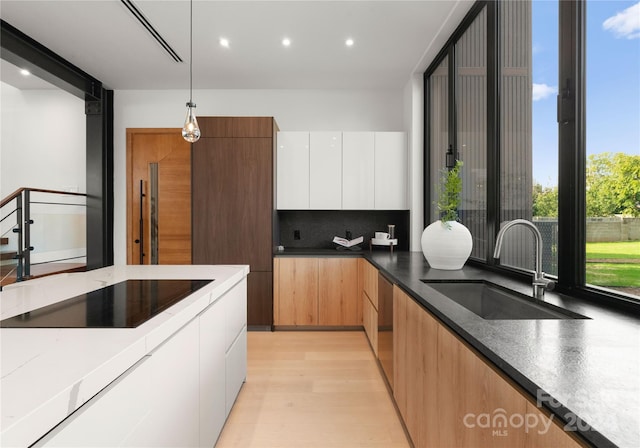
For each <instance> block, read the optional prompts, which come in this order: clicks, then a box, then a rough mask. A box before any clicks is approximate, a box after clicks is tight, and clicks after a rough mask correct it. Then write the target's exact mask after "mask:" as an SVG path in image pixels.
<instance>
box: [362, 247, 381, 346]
mask: <svg viewBox="0 0 640 448" xmlns="http://www.w3.org/2000/svg"><path fill="white" fill-rule="evenodd" d="M360 275H361V276H362V326H363V327H364V332H365V333H366V335H367V338H368V339H369V344H371V348H372V349H373V353H374V354H375V355H376V357H378V270H377V269H376V268H375V267H374V266H373V265H372V264H371V263H369V262H368V261H367V260H365V259H361V260H360Z"/></svg>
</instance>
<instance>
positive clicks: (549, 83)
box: [532, 0, 640, 186]
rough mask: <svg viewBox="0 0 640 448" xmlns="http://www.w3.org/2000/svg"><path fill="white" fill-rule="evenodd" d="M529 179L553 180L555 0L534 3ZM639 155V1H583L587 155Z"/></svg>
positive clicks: (547, 183)
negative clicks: (585, 47)
mask: <svg viewBox="0 0 640 448" xmlns="http://www.w3.org/2000/svg"><path fill="white" fill-rule="evenodd" d="M532 32H533V36H532V40H533V43H532V45H533V98H534V102H533V178H534V181H535V182H539V183H541V184H542V185H545V186H552V185H557V182H558V149H557V147H558V131H557V123H556V95H557V89H558V37H557V36H558V3H557V1H549V0H534V1H533V29H532ZM602 152H625V153H628V154H636V155H640V2H639V1H637V0H634V1H619V0H589V1H588V2H587V154H597V153H602Z"/></svg>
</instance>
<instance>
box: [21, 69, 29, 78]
mask: <svg viewBox="0 0 640 448" xmlns="http://www.w3.org/2000/svg"><path fill="white" fill-rule="evenodd" d="M20 74H21V75H22V76H29V75H30V74H31V72H30V71H29V70H27V69H26V68H23V69H22V70H20Z"/></svg>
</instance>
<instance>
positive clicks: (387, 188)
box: [374, 132, 407, 210]
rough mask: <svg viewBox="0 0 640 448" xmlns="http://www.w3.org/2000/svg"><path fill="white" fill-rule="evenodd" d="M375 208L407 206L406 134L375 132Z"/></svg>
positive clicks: (403, 207)
mask: <svg viewBox="0 0 640 448" xmlns="http://www.w3.org/2000/svg"><path fill="white" fill-rule="evenodd" d="M374 177H375V193H374V202H375V208H376V209H378V210H394V209H406V208H407V134H406V133H404V132H376V133H375V176H374Z"/></svg>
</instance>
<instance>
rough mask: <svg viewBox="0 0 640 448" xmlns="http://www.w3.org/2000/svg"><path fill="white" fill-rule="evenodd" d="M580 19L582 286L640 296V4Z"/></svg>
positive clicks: (612, 5) (613, 1) (595, 10)
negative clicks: (583, 206) (583, 153)
mask: <svg viewBox="0 0 640 448" xmlns="http://www.w3.org/2000/svg"><path fill="white" fill-rule="evenodd" d="M586 12H587V14H586V21H587V25H586V40H587V45H586V50H587V51H586V56H587V57H586V77H587V82H586V123H587V125H586V154H587V162H586V215H587V216H586V226H585V229H586V241H585V243H586V282H587V284H590V285H594V286H600V287H605V288H607V289H610V290H615V291H619V292H622V293H627V294H632V295H635V296H640V130H639V127H640V26H639V24H638V22H639V21H640V2H638V0H633V1H618V0H609V1H606V2H603V1H601V0H595V1H592V0H589V1H588V2H587V11H586Z"/></svg>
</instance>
